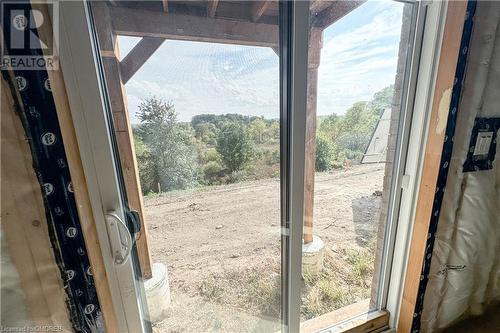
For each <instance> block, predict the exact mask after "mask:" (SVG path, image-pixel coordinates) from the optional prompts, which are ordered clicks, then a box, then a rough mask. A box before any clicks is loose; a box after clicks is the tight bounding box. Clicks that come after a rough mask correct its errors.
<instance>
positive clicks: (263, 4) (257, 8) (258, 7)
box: [252, 0, 271, 22]
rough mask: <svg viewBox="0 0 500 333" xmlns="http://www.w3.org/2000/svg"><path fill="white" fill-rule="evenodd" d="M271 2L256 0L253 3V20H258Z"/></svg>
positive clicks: (268, 0) (269, 0)
mask: <svg viewBox="0 0 500 333" xmlns="http://www.w3.org/2000/svg"><path fill="white" fill-rule="evenodd" d="M270 4H271V0H261V1H254V2H253V4H252V22H257V21H258V20H259V19H260V17H261V16H262V15H263V14H264V12H265V11H266V9H267V8H268V7H269V5H270Z"/></svg>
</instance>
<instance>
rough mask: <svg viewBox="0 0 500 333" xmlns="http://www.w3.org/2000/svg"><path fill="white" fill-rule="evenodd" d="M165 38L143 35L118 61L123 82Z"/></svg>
mask: <svg viewBox="0 0 500 333" xmlns="http://www.w3.org/2000/svg"><path fill="white" fill-rule="evenodd" d="M164 41H165V40H164V39H163V38H157V37H143V38H142V39H141V40H140V41H139V43H137V45H136V46H134V48H133V49H132V50H131V51H130V52H129V53H128V54H127V56H126V57H125V58H124V59H123V60H122V61H121V62H120V72H121V77H122V82H123V84H125V83H127V81H128V80H130V78H131V77H132V76H133V75H134V74H135V73H136V72H137V71H138V70H139V68H141V67H142V65H144V63H145V62H146V61H147V60H148V59H149V57H151V56H152V55H153V53H155V51H156V50H157V49H158V48H159V47H160V46H161V44H162V43H163V42H164Z"/></svg>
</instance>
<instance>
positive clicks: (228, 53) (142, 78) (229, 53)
mask: <svg viewBox="0 0 500 333" xmlns="http://www.w3.org/2000/svg"><path fill="white" fill-rule="evenodd" d="M402 6H403V5H402V4H401V3H393V2H391V3H387V2H383V3H380V2H375V3H371V2H368V3H367V4H365V5H363V6H361V7H360V8H359V9H357V10H356V11H354V12H352V13H351V14H349V15H348V17H346V18H344V19H342V20H341V21H339V22H338V23H336V24H335V25H334V26H332V27H331V28H329V29H327V31H326V32H325V40H324V45H323V49H322V53H321V65H320V68H319V87H318V114H320V115H323V114H331V113H332V112H336V113H339V114H342V113H343V112H345V110H346V109H347V108H348V107H349V106H350V105H352V104H353V103H354V102H356V101H359V100H367V99H369V98H371V96H372V95H373V93H375V92H376V91H378V90H380V89H381V88H383V87H385V86H387V85H389V84H391V83H393V81H394V75H395V71H396V63H397V53H398V47H399V46H398V44H399V43H398V41H399V34H400V26H401V12H402ZM330 29H333V30H331V31H329V30H330ZM119 42H120V48H121V49H122V53H124V52H126V51H128V50H130V49H131V48H132V47H133V45H134V43H135V42H136V40H131V39H128V38H120V39H119ZM278 71H279V68H278V57H277V56H276V54H275V53H274V51H272V50H271V49H270V48H258V47H248V46H238V45H223V44H209V43H198V42H184V41H170V40H167V41H165V42H164V43H163V45H162V46H161V47H160V48H159V49H158V50H157V52H156V53H155V54H154V55H153V56H152V57H151V58H150V59H149V60H148V62H147V63H146V64H145V65H144V66H143V67H142V68H141V69H140V70H139V71H138V72H137V73H136V74H135V76H134V77H133V78H132V79H131V80H130V81H129V82H128V83H127V84H126V86H125V87H126V91H127V95H128V103H129V112H130V113H131V116H132V119H133V121H134V122H136V121H137V120H136V118H135V113H136V111H137V109H138V105H139V104H140V100H141V99H144V98H147V97H149V96H158V97H161V98H163V99H165V100H168V101H172V102H173V103H174V105H175V107H176V110H177V112H178V114H179V118H180V119H181V120H189V119H190V118H191V117H192V116H193V115H195V114H200V113H215V114H222V113H241V114H248V115H259V116H260V115H262V116H265V117H268V118H277V117H278V116H279V75H278Z"/></svg>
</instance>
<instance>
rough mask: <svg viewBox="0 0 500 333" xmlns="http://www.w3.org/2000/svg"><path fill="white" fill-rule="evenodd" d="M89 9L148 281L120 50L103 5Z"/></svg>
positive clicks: (145, 240) (145, 241) (145, 237)
mask: <svg viewBox="0 0 500 333" xmlns="http://www.w3.org/2000/svg"><path fill="white" fill-rule="evenodd" d="M92 9H93V14H94V19H95V27H96V30H97V35H98V38H99V45H100V50H101V56H102V64H103V67H104V73H105V76H106V84H107V88H108V94H109V98H110V102H111V112H112V114H113V123H114V127H115V134H116V140H117V144H118V150H119V154H120V163H121V167H122V171H123V178H124V182H125V189H126V192H127V199H128V204H129V208H130V209H132V210H136V211H137V212H138V213H139V217H140V220H141V230H140V232H139V235H137V237H136V244H137V252H138V255H139V262H140V266H141V271H142V275H143V277H144V278H150V277H151V276H152V272H151V254H150V251H149V245H148V229H147V226H146V223H145V220H144V203H143V198H142V191H141V185H140V179H139V171H138V167H137V159H136V156H135V149H134V138H133V134H132V126H131V123H130V116H129V113H128V110H127V100H126V94H125V91H124V88H123V82H122V79H121V76H120V62H119V60H118V59H119V50H118V45H117V41H116V35H115V34H114V32H113V29H112V27H111V25H110V23H111V20H110V17H109V11H108V10H109V7H108V6H107V5H106V3H104V2H94V3H93V5H92Z"/></svg>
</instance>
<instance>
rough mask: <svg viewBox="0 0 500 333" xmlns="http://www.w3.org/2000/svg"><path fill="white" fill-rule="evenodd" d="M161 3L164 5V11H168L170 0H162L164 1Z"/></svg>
mask: <svg viewBox="0 0 500 333" xmlns="http://www.w3.org/2000/svg"><path fill="white" fill-rule="evenodd" d="M161 4H162V6H163V11H164V12H165V13H168V0H162V1H161Z"/></svg>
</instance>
